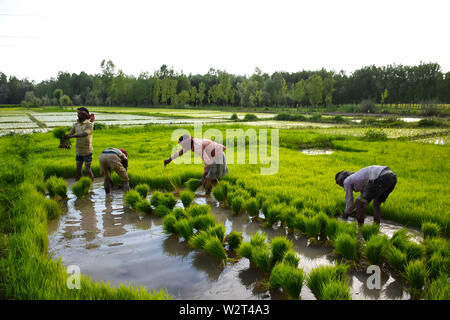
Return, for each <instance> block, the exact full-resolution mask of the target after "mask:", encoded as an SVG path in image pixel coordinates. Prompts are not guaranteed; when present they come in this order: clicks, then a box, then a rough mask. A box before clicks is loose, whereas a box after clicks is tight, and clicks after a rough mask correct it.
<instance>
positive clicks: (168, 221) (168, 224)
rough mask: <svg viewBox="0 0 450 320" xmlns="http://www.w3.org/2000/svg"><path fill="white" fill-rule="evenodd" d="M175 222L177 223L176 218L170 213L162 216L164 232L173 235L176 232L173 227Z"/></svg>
mask: <svg viewBox="0 0 450 320" xmlns="http://www.w3.org/2000/svg"><path fill="white" fill-rule="evenodd" d="M176 222H177V218H176V217H175V214H173V213H170V214H168V215H166V216H164V218H163V221H162V224H163V230H164V232H166V233H175V232H176V230H175V228H174V225H175V223H176Z"/></svg>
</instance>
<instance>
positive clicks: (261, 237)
mask: <svg viewBox="0 0 450 320" xmlns="http://www.w3.org/2000/svg"><path fill="white" fill-rule="evenodd" d="M250 244H251V245H252V246H253V247H263V248H268V247H269V246H268V244H267V236H266V234H265V233H264V232H257V233H255V234H254V235H253V236H251V237H250Z"/></svg>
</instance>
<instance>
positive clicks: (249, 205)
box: [245, 198, 259, 217]
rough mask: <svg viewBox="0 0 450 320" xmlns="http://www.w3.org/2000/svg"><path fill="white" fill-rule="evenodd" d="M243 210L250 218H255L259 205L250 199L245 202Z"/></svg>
mask: <svg viewBox="0 0 450 320" xmlns="http://www.w3.org/2000/svg"><path fill="white" fill-rule="evenodd" d="M245 210H246V211H247V214H248V215H249V216H252V217H256V216H258V215H259V205H258V201H257V200H256V199H255V198H250V199H248V200H247V201H245Z"/></svg>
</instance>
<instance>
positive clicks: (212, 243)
mask: <svg viewBox="0 0 450 320" xmlns="http://www.w3.org/2000/svg"><path fill="white" fill-rule="evenodd" d="M203 249H204V250H205V251H206V252H208V253H209V254H210V255H212V256H214V257H216V258H218V259H220V260H226V259H227V253H226V252H225V248H224V247H223V245H222V241H220V240H219V239H218V238H217V237H214V236H212V237H209V239H207V240H206V242H205V244H204V247H203Z"/></svg>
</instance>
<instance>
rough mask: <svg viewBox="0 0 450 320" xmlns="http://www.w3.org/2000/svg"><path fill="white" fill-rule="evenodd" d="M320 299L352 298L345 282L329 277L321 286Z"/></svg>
mask: <svg viewBox="0 0 450 320" xmlns="http://www.w3.org/2000/svg"><path fill="white" fill-rule="evenodd" d="M322 300H352V295H351V293H350V287H349V286H348V283H347V282H344V281H340V280H336V279H331V280H330V281H328V282H326V283H325V284H324V285H323V287H322Z"/></svg>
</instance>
